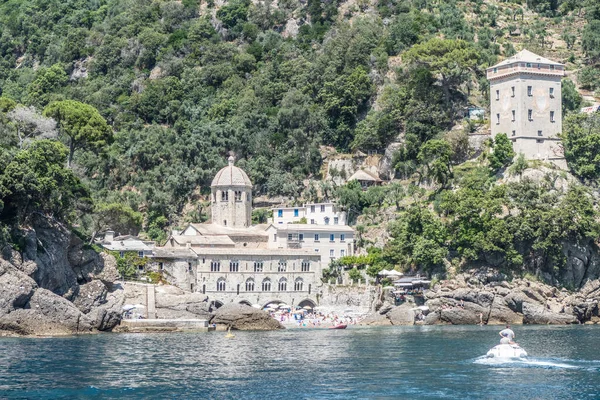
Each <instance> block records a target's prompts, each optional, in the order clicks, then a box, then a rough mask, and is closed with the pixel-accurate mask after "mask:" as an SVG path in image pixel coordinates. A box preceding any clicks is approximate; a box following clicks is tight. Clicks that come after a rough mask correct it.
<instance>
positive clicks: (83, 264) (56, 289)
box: [0, 216, 124, 335]
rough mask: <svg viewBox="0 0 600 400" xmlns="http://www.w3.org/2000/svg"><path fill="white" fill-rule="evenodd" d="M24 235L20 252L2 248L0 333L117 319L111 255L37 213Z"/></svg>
mask: <svg viewBox="0 0 600 400" xmlns="http://www.w3.org/2000/svg"><path fill="white" fill-rule="evenodd" d="M24 239H25V240H24V242H23V246H22V251H21V252H17V251H15V250H13V249H11V248H9V247H5V248H4V249H2V258H3V259H0V288H1V290H0V334H21V335H45V334H72V333H87V332H93V331H96V330H99V331H104V330H110V329H112V328H113V327H114V326H116V325H117V324H118V323H119V321H120V318H121V306H122V305H123V300H124V294H123V289H122V287H121V286H120V284H117V283H115V282H116V280H117V278H118V273H117V269H116V261H115V259H114V257H112V256H110V255H107V254H98V253H96V252H95V251H94V250H92V249H86V248H85V244H84V243H83V242H82V241H81V239H79V238H78V237H77V236H75V235H73V234H72V233H71V232H70V231H69V230H67V229H66V228H65V227H63V226H62V225H60V224H58V223H56V222H53V221H51V220H48V219H46V218H44V217H42V216H34V218H33V221H32V226H31V228H29V229H27V230H26V231H25V235H24Z"/></svg>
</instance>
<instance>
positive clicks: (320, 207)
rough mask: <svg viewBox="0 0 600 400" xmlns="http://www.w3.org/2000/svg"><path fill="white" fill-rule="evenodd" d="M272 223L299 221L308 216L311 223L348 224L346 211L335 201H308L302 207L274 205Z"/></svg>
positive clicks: (307, 220)
mask: <svg viewBox="0 0 600 400" xmlns="http://www.w3.org/2000/svg"><path fill="white" fill-rule="evenodd" d="M272 211H273V219H272V223H273V224H277V225H283V224H291V223H299V222H301V220H302V218H306V223H307V224H310V225H346V212H345V211H340V210H338V209H337V207H336V205H335V204H334V203H308V204H305V205H303V206H301V207H274V208H272Z"/></svg>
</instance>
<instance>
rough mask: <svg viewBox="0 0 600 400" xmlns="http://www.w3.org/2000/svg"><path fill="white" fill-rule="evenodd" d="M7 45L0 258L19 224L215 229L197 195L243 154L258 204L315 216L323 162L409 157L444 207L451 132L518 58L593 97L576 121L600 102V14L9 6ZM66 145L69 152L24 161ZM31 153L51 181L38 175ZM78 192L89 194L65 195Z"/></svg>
mask: <svg viewBox="0 0 600 400" xmlns="http://www.w3.org/2000/svg"><path fill="white" fill-rule="evenodd" d="M0 35H1V36H0V93H1V95H2V98H1V99H0V123H1V125H0V133H1V135H2V136H1V138H0V140H1V143H2V159H1V160H2V166H6V167H7V168H5V172H4V175H3V176H2V179H0V194H1V195H2V200H3V208H0V210H3V211H2V212H1V213H0V220H2V222H3V223H4V227H5V229H4V231H5V240H10V236H11V233H10V227H11V226H14V223H15V217H17V216H18V218H17V219H18V220H19V221H18V222H19V223H21V224H22V223H24V222H25V221H26V219H27V218H26V217H27V215H28V213H30V212H34V211H42V212H45V213H51V214H53V215H56V216H57V217H58V216H60V218H62V219H63V220H65V221H68V222H70V223H72V224H75V225H76V226H78V229H79V230H80V231H82V232H83V233H84V234H86V235H91V234H92V232H93V231H94V230H97V229H100V228H102V226H103V224H106V223H110V224H113V225H115V224H117V226H119V227H121V229H122V230H130V231H137V230H138V229H141V230H142V231H143V232H145V233H146V234H147V235H148V236H149V237H151V238H153V239H158V240H160V239H162V238H164V237H165V232H166V231H167V229H168V227H169V226H174V225H176V224H180V223H182V222H183V221H185V220H202V219H204V218H206V215H204V212H203V202H202V200H203V195H204V194H206V192H202V191H205V190H206V188H207V187H208V186H209V184H210V180H211V178H212V177H213V175H214V173H215V172H216V171H217V170H218V169H219V168H221V167H222V166H223V165H225V163H226V158H227V155H228V154H229V152H230V151H231V152H233V153H234V154H235V156H236V158H237V160H238V161H237V165H239V166H240V167H242V168H244V169H245V170H246V171H247V172H248V174H249V176H250V178H251V179H252V181H253V182H254V184H255V195H263V194H264V195H269V196H276V195H285V196H290V197H294V198H296V199H299V198H305V199H308V198H315V197H318V196H323V195H326V194H328V190H329V189H328V187H327V185H325V188H324V190H322V189H323V188H321V189H319V190H317V189H315V185H318V181H319V180H321V179H322V178H323V177H322V176H321V175H320V174H321V172H320V171H321V166H322V162H323V159H322V157H323V151H322V150H323V146H332V147H335V148H336V149H337V150H338V151H339V152H350V151H354V150H362V151H368V150H378V151H379V152H381V151H383V150H384V149H385V148H386V147H387V145H388V144H389V143H390V142H392V141H394V140H399V141H401V143H402V145H401V146H400V147H399V149H397V150H396V152H395V153H394V157H393V161H394V165H395V168H396V171H397V176H396V177H397V178H401V179H407V180H408V181H406V182H405V183H407V182H409V181H411V180H412V181H413V182H416V181H415V179H417V180H419V181H420V180H421V179H422V178H423V177H426V178H428V179H430V180H431V181H432V182H436V183H437V185H438V188H437V189H436V190H434V195H440V193H441V192H443V191H444V190H446V189H452V188H456V185H457V183H458V181H457V179H458V178H457V177H456V176H455V174H454V172H453V170H454V169H455V168H454V167H455V166H456V165H458V164H460V163H462V162H463V161H464V160H465V159H466V158H468V154H463V153H465V149H464V146H465V141H464V137H462V136H460V135H459V136H458V137H455V138H454V139H452V137H449V136H448V135H447V134H446V133H447V132H448V131H449V130H451V128H452V127H454V126H456V124H458V123H462V121H463V118H464V112H465V108H466V107H467V106H469V105H479V106H484V107H485V106H486V104H487V103H488V93H487V91H488V83H487V80H486V79H485V74H484V71H485V68H486V67H488V66H490V65H493V64H494V63H496V62H497V61H499V60H500V59H503V58H505V57H507V56H510V55H512V54H514V53H516V52H517V51H518V50H521V49H523V48H525V47H526V48H527V49H529V50H531V51H533V52H536V53H538V54H540V55H543V56H546V57H549V58H552V59H555V60H558V61H561V62H564V63H566V64H567V66H568V73H569V76H570V77H571V78H572V80H573V81H575V82H576V83H577V86H578V88H579V89H580V90H581V91H582V93H583V94H584V95H585V97H584V99H582V98H581V97H580V96H579V94H578V92H577V91H576V90H575V87H574V86H573V85H570V84H569V83H566V84H565V90H564V97H565V98H564V99H563V104H564V105H565V111H566V112H569V111H573V110H577V109H578V108H579V107H580V106H581V105H582V104H583V103H582V102H584V101H591V100H593V98H594V94H595V93H596V94H598V93H597V91H598V90H600V64H599V63H600V4H598V3H597V2H596V1H594V0H587V1H576V0H565V1H563V0H531V1H527V2H524V1H455V0H404V1H401V0H390V1H383V0H382V1H379V2H378V1H374V0H373V1H368V0H350V1H348V2H336V1H315V0H308V1H298V0H280V1H279V2H271V1H256V2H250V1H249V0H231V1H229V2H222V1H213V0H209V1H207V2H205V1H201V2H199V1H195V0H183V1H161V0H154V1H147V0H129V1H122V0H96V1H83V0H66V1H65V0H61V1H58V0H8V1H0ZM65 100H72V101H75V102H66V103H65V102H64V101H65ZM57 102H58V103H57ZM78 102H80V103H85V104H87V105H90V106H92V108H89V107H87V106H84V105H81V104H79V103H78ZM17 104H19V105H17ZM15 107H16V108H15ZM28 107H34V108H35V109H32V108H28ZM86 107H87V108H86ZM15 110H17V111H18V112H15ZM96 110H97V112H96ZM42 112H43V113H44V115H45V116H47V117H52V118H53V119H54V120H56V121H58V123H59V125H58V127H57V128H56V129H54V128H53V127H52V126H50V125H51V122H52V121H49V120H47V119H46V118H44V117H42V115H41V114H42ZM98 113H99V115H98ZM90 118H91V121H93V122H92V123H88V122H87V121H88V120H90ZM568 121H569V120H568ZM49 123H50V125H48V124H49ZM569 123H570V124H571V125H569V126H572V127H573V130H577V129H579V128H581V127H583V126H588V125H589V126H591V128H590V129H591V131H593V130H594V129H596V131H597V130H598V129H599V128H598V126H599V125H600V123H597V122H593V121H591V122H590V121H588V120H587V119H586V120H585V121H584V120H582V119H581V118H580V117H579V120H576V119H573V120H571V122H569ZM106 124H107V125H108V126H106ZM585 124H588V125H585ZM475 128H476V127H472V126H471V127H469V126H467V127H466V129H475ZM582 135H583V136H582ZM582 135H579V136H573V137H572V140H571V142H569V143H571V144H570V145H569V146H570V147H569V148H567V154H568V157H570V161H572V163H571V165H572V166H577V168H578V169H576V170H575V172H576V173H577V174H578V176H580V177H582V178H586V179H588V180H593V179H595V178H596V176H598V174H600V167H599V165H600V160H595V159H594V157H593V156H590V155H589V154H584V153H585V151H583V150H585V149H589V148H590V147H589V146H590V143H591V144H592V145H594V144H595V142H594V138H591V139H590V137H589V136H587V134H582ZM53 136H58V138H59V140H60V141H62V142H63V143H64V144H65V146H67V147H66V148H65V149H58V150H57V149H55V150H51V149H49V148H48V147H49V146H55V145H56V143H54V144H51V145H50V144H47V143H44V142H46V140H39V142H36V143H35V144H34V145H31V144H30V143H31V138H35V137H38V139H41V138H46V137H53ZM590 140H591V142H590ZM28 143H29V144H28ZM69 146H70V147H69ZM497 146H500V147H501V146H502V144H501V143H500V144H497ZM582 149H583V150H582ZM36 151H37V152H38V153H39V152H41V153H43V154H44V159H43V162H41V164H40V163H38V162H37V161H36V160H33V161H31V160H30V158H31V157H34V156H36V154H37V153H35V152H36ZM586 151H587V150H586ZM34 153H35V154H34ZM495 154H501V152H500V151H498V152H496V153H495ZM38 155H39V154H38ZM50 155H52V157H50ZM70 156H73V162H72V164H71V168H70V169H68V170H64V171H63V170H61V168H62V167H61V165H62V164H63V163H65V162H66V161H67V159H68V158H69V157H70ZM497 157H500V158H501V159H498V160H496V161H494V160H492V161H491V162H490V161H489V160H483V161H482V162H483V163H484V164H485V165H487V163H490V165H491V166H492V168H491V171H492V174H493V172H494V171H496V170H498V168H503V167H505V166H506V164H507V163H508V161H506V160H508V159H509V158H506V157H505V158H502V156H497ZM23 160H28V161H27V162H28V163H30V164H36V165H29V166H27V168H26V167H25V164H26V163H25V161H23ZM8 166H12V167H11V168H8ZM48 166H52V168H56V170H57V171H58V172H56V174H58V175H60V174H63V175H64V176H62V175H61V176H58V175H56V174H54V175H52V174H50V175H51V176H48V174H49V173H48V172H47V169H48V168H46V167H48ZM477 168H479V167H477ZM485 168H488V167H487V166H486V167H485ZM466 169H468V168H466ZM488 170H490V168H488ZM11 171H12V172H11ZM11 174H12V175H11ZM28 174H29V175H28ZM27 176H29V177H32V178H31V179H32V181H28V184H30V185H29V186H28V185H26V184H23V182H24V181H23V179H24V177H27ZM65 176H68V179H74V180H81V184H79V183H77V184H76V185H75V184H70V186H71V189H69V190H66V189H64V185H65V184H66V182H67V180H66V179H67V178H65ZM415 177H416V178H415ZM307 178H308V179H311V180H312V181H313V184H310V185H308V186H305V185H304V184H303V181H304V180H306V179H307ZM32 182H33V183H32ZM48 182H50V183H51V184H49V183H48ZM472 184H473V185H480V184H481V183H472ZM74 185H75V186H77V189H73V187H75V186H74ZM467 187H468V185H467ZM390 188H394V185H391V186H390ZM61 190H66V192H68V193H67V194H68V195H64V196H63V195H62V194H61ZM382 190H383V189H382ZM384 191H385V192H386V193H375V192H376V191H373V193H367V194H363V195H361V196H366V198H364V199H363V198H360V199H359V198H357V197H356V196H354V194H356V193H355V190H354V188H352V187H344V188H342V189H338V190H337V191H336V193H335V196H337V197H338V198H339V199H340V201H341V202H342V203H344V204H350V203H351V202H355V203H356V202H358V203H357V204H359V206H357V207H354V210H355V212H356V213H363V212H365V210H367V212H369V210H371V212H373V211H372V210H375V209H377V208H378V207H383V205H384V203H385V204H388V203H390V201H389V198H390V196H392V197H394V196H396V199H398V198H402V196H405V195H407V194H406V193H405V191H399V192H398V193H396V192H393V189H389V188H388V189H385V190H384ZM440 191H441V192H440ZM400 192H401V193H400ZM32 193H34V195H32ZM390 193H392V194H391V195H390ZM394 193H395V194H394ZM17 194H18V195H17ZM45 196H47V198H48V199H49V201H47V202H45V201H44V200H42V199H44V198H46V197H45ZM344 196H345V197H344ZM353 196H354V197H353ZM385 196H387V197H385ZM408 196H409V195H408ZM427 196H430V195H429V194H428V195H426V197H427ZM359 197H360V196H359ZM409 197H410V196H409ZM36 198H37V199H38V200H37V201H33V200H31V199H36ZM427 198H428V199H429V200H427V201H430V200H431V198H429V197H427ZM27 199H29V201H28V200H27ZM385 199H388V200H385ZM555 201H560V200H555ZM394 202H397V201H396V200H393V201H392V202H391V204H393V203H394ZM436 204H437V203H436ZM441 204H443V202H442V203H441ZM505 206H506V205H505ZM55 209H56V210H60V211H56V212H54V211H53V210H55ZM93 210H95V212H94V213H91V212H90V211H93ZM438 211H439V210H438ZM446 212H448V211H446ZM593 212H596V211H595V210H594V211H593ZM493 215H494V213H492V217H493ZM492 219H493V218H492ZM107 221H108V222H107ZM582 229H583V228H582ZM398 235H399V233H398ZM436 240H437V239H436ZM440 240H442V239H440ZM444 240H446V239H444ZM444 240H442V242H444ZM506 240H509V241H510V240H512V239H506ZM411 251H412V250H411ZM453 251H454V250H453ZM482 251H483V250H482ZM515 251H516V250H515ZM440 254H441V253H440ZM475 258H477V257H475ZM436 260H437V262H436V264H439V263H440V262H439V261H440V260H439V257H438V259H436ZM400 261H402V262H409V263H413V265H416V264H419V262H417V261H414V260H413V259H406V260H393V262H400ZM513 261H515V262H518V261H519V258H518V257H517V258H515V259H513ZM424 262H425V261H424ZM426 262H431V260H429V261H426ZM415 263H416V264H415Z"/></svg>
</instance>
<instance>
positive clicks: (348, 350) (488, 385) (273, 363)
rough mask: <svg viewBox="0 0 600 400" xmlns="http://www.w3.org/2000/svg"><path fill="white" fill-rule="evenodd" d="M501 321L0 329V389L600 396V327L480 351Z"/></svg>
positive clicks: (0, 392)
mask: <svg viewBox="0 0 600 400" xmlns="http://www.w3.org/2000/svg"><path fill="white" fill-rule="evenodd" d="M498 331H499V327H478V326H477V327H454V326H445V327H386V328H358V327H350V328H348V329H346V330H326V329H323V330H308V329H296V330H285V331H278V332H235V334H236V337H235V338H234V339H225V338H224V333H222V332H210V333H189V334H185V333H181V334H104V335H95V336H80V337H67V338H48V339H12V338H11V339H0V398H9V399H17V398H19V399H20V398H25V399H32V398H35V399H77V398H119V399H124V398H139V399H142V398H143V399H221V398H223V399H234V398H248V399H262V400H269V399H276V398H281V399H291V398H294V399H316V398H326V399H335V398H338V399H347V398H407V399H417V398H423V399H429V398H431V399H433V398H446V399H468V398H473V399H480V398H489V399H598V398H600V346H599V340H598V339H600V327H597V326H574V327H538V326H525V327H516V329H515V331H516V334H517V339H518V342H519V343H520V344H521V346H522V347H523V348H524V349H525V350H526V351H527V352H528V353H529V356H530V357H529V359H528V360H526V361H518V362H511V363H495V362H491V361H490V360H487V359H485V358H483V357H482V356H483V355H484V354H485V353H486V352H487V350H488V349H489V348H491V347H492V346H494V345H495V344H496V343H497V342H498V339H499V336H498V333H497V332H498Z"/></svg>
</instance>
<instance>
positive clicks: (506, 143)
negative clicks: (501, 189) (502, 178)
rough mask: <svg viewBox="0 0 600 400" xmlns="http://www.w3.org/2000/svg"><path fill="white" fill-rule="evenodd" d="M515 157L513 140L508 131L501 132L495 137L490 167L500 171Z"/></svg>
mask: <svg viewBox="0 0 600 400" xmlns="http://www.w3.org/2000/svg"><path fill="white" fill-rule="evenodd" d="M514 157H515V151H514V150H513V146H512V142H511V141H510V139H509V138H508V136H506V133H499V134H497V135H496V138H495V139H494V145H493V147H492V154H490V167H491V168H492V169H493V170H494V171H498V170H499V169H500V168H502V167H506V166H507V165H508V164H510V163H511V162H512V160H513V158H514Z"/></svg>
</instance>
